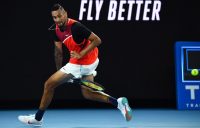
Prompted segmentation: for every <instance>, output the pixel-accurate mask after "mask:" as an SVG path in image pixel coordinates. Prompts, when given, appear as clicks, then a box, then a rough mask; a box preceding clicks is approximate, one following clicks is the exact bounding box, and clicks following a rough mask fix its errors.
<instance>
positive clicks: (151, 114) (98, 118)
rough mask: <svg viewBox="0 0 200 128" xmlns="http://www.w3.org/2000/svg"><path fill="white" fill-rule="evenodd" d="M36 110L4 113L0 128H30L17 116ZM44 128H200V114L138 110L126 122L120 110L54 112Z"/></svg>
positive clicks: (169, 110)
mask: <svg viewBox="0 0 200 128" xmlns="http://www.w3.org/2000/svg"><path fill="white" fill-rule="evenodd" d="M35 111H36V110H1V111H0V128H30V127H33V126H28V125H24V124H22V123H20V122H19V121H18V119H17V116H18V115H26V114H33V113H35ZM41 127H42V128H200V111H178V110H175V109H135V110H134V111H133V119H132V120H131V121H130V122H126V121H125V120H124V118H123V116H122V115H121V113H120V111H119V110H117V109H60V110H58V109H51V110H47V111H46V113H45V116H44V122H43V126H41Z"/></svg>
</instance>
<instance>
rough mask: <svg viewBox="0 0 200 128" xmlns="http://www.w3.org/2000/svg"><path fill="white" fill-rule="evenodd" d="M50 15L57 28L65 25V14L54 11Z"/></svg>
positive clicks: (60, 11)
mask: <svg viewBox="0 0 200 128" xmlns="http://www.w3.org/2000/svg"><path fill="white" fill-rule="evenodd" d="M51 15H52V17H53V20H54V22H55V23H56V24H57V25H58V26H59V27H64V26H65V23H66V21H67V18H68V17H67V12H65V11H62V10H60V9H58V10H56V11H52V12H51Z"/></svg>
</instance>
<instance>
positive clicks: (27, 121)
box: [18, 115, 43, 126]
mask: <svg viewBox="0 0 200 128" xmlns="http://www.w3.org/2000/svg"><path fill="white" fill-rule="evenodd" d="M18 119H19V121H20V122H22V123H24V124H27V125H32V126H42V122H43V119H42V120H40V121H38V120H36V119H35V115H28V116H26V115H20V116H18Z"/></svg>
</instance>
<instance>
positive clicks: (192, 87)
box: [185, 85, 199, 100]
mask: <svg viewBox="0 0 200 128" xmlns="http://www.w3.org/2000/svg"><path fill="white" fill-rule="evenodd" d="M185 89H186V90H190V98H191V100H195V90H199V85H186V86H185Z"/></svg>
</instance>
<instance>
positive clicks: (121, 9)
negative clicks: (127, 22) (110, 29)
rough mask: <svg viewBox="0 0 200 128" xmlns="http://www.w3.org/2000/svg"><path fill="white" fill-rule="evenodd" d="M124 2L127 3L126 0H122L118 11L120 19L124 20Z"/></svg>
mask: <svg viewBox="0 0 200 128" xmlns="http://www.w3.org/2000/svg"><path fill="white" fill-rule="evenodd" d="M124 4H126V1H125V0H122V1H120V4H119V13H118V20H124V17H122V13H123V12H125V9H124V8H123V5H124Z"/></svg>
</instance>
